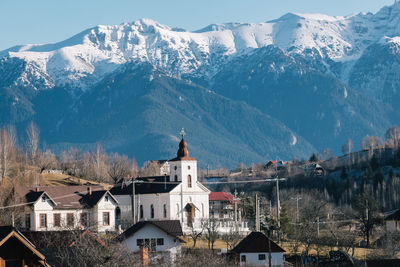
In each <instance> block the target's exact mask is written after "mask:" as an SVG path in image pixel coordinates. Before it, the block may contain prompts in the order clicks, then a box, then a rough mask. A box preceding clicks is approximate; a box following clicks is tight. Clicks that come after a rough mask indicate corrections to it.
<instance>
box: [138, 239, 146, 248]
mask: <svg viewBox="0 0 400 267" xmlns="http://www.w3.org/2000/svg"><path fill="white" fill-rule="evenodd" d="M136 245H137V246H138V247H142V246H143V245H144V240H143V239H137V240H136Z"/></svg>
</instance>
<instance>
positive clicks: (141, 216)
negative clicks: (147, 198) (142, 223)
mask: <svg viewBox="0 0 400 267" xmlns="http://www.w3.org/2000/svg"><path fill="white" fill-rule="evenodd" d="M140 219H143V205H140Z"/></svg>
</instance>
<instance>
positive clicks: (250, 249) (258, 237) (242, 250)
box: [231, 232, 285, 267]
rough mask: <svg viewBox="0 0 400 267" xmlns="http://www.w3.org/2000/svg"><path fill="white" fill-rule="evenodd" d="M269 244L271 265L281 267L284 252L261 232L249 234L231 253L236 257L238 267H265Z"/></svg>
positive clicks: (267, 260)
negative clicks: (244, 266)
mask: <svg viewBox="0 0 400 267" xmlns="http://www.w3.org/2000/svg"><path fill="white" fill-rule="evenodd" d="M269 244H271V265H272V266H276V267H279V266H283V262H284V257H283V253H284V252H285V250H284V249H283V248H281V247H280V246H279V245H277V244H276V243H275V242H273V241H272V240H269V239H268V237H267V236H265V235H264V234H263V233H261V232H252V233H250V234H249V235H248V236H247V237H245V238H244V239H243V240H242V241H241V242H240V243H239V244H238V245H237V246H236V247H235V248H234V249H232V250H231V252H232V253H233V254H236V255H237V257H238V261H239V262H240V265H262V266H267V265H268V262H269V259H268V258H269V246H270V245H269Z"/></svg>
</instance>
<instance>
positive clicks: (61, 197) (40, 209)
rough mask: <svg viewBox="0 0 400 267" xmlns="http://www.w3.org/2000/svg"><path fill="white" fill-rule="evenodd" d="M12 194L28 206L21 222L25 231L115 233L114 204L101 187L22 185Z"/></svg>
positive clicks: (111, 197) (114, 200)
mask: <svg viewBox="0 0 400 267" xmlns="http://www.w3.org/2000/svg"><path fill="white" fill-rule="evenodd" d="M16 192H17V193H18V194H19V196H20V197H21V198H22V199H23V200H24V201H26V202H27V203H29V205H27V206H25V218H23V220H22V223H23V228H25V229H27V230H30V231H59V230H70V229H91V230H92V231H97V232H105V231H114V230H115V211H116V207H117V205H118V201H117V200H116V199H115V198H114V196H113V195H112V194H111V193H110V192H109V191H107V190H103V188H102V187H87V186H36V187H26V186H23V187H16Z"/></svg>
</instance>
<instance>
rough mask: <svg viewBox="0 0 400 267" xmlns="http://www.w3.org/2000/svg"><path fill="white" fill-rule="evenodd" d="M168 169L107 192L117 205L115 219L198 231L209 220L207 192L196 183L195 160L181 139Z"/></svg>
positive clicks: (202, 186) (185, 230)
mask: <svg viewBox="0 0 400 267" xmlns="http://www.w3.org/2000/svg"><path fill="white" fill-rule="evenodd" d="M168 166H169V175H167V174H165V175H164V176H156V177H140V178H137V179H136V180H134V182H132V181H129V182H124V183H121V184H120V185H117V186H114V187H113V188H112V189H111V190H110V192H111V193H112V194H113V195H114V196H115V198H116V199H117V200H118V202H119V206H118V212H120V218H118V219H121V221H122V222H123V221H125V222H128V223H129V222H132V221H134V222H136V221H147V220H179V221H180V222H181V224H182V228H183V231H184V232H187V231H190V229H191V227H194V228H195V229H200V228H201V227H202V226H201V222H202V220H204V219H208V218H209V201H208V195H209V194H210V190H208V189H207V188H206V187H205V186H204V185H202V184H201V183H200V182H199V181H198V180H197V160H196V159H194V158H191V157H189V152H188V149H187V144H186V141H185V140H184V138H183V135H182V140H181V141H180V143H179V149H178V152H177V157H175V158H173V159H171V160H169V161H168ZM133 189H134V190H133ZM132 206H133V207H134V209H133V210H132ZM122 224H123V223H122Z"/></svg>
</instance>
